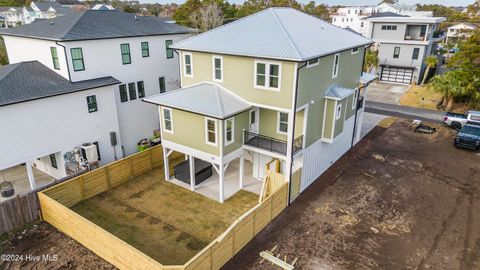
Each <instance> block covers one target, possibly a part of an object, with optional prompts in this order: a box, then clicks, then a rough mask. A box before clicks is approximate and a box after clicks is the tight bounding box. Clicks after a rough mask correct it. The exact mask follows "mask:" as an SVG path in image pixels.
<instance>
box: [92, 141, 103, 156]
mask: <svg viewBox="0 0 480 270" xmlns="http://www.w3.org/2000/svg"><path fill="white" fill-rule="evenodd" d="M93 144H95V146H96V147H97V156H98V160H102V157H101V156H100V146H99V145H98V142H94V143H93Z"/></svg>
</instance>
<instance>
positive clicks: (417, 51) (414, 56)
mask: <svg viewBox="0 0 480 270" xmlns="http://www.w3.org/2000/svg"><path fill="white" fill-rule="evenodd" d="M419 53H420V48H413V54H412V59H413V60H418V54H419Z"/></svg>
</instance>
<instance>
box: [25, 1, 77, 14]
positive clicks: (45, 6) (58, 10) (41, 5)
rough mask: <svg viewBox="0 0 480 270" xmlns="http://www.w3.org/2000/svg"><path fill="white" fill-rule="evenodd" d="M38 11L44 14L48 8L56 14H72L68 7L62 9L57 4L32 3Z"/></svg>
mask: <svg viewBox="0 0 480 270" xmlns="http://www.w3.org/2000/svg"><path fill="white" fill-rule="evenodd" d="M33 4H35V5H36V6H37V7H38V9H40V10H41V11H43V12H45V11H47V10H48V9H49V8H53V9H54V10H55V11H56V13H57V14H68V13H70V12H74V11H73V10H72V9H71V8H69V7H64V6H62V5H61V4H60V3H58V2H33Z"/></svg>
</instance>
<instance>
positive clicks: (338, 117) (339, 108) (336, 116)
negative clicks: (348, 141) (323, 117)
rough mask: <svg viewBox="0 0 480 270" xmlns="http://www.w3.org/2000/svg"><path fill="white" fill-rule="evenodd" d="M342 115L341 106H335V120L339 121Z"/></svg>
mask: <svg viewBox="0 0 480 270" xmlns="http://www.w3.org/2000/svg"><path fill="white" fill-rule="evenodd" d="M341 115H342V104H338V105H337V112H336V113H335V120H338V119H340V116H341Z"/></svg>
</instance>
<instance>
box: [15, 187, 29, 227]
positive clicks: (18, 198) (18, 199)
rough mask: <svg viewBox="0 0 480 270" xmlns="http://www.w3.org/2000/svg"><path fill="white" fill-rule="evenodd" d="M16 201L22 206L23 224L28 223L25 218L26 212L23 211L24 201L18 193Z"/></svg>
mask: <svg viewBox="0 0 480 270" xmlns="http://www.w3.org/2000/svg"><path fill="white" fill-rule="evenodd" d="M16 201H17V205H18V207H19V208H20V214H21V215H22V222H23V224H26V223H27V219H26V218H25V212H24V211H23V207H22V202H21V201H20V196H19V195H18V194H17V198H16Z"/></svg>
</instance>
